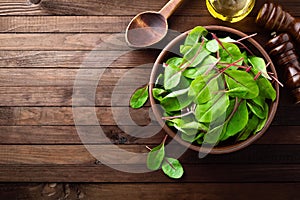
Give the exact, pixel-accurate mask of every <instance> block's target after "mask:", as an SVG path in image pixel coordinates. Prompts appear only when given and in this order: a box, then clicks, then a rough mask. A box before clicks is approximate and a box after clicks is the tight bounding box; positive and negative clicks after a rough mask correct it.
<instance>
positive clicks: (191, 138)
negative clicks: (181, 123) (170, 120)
mask: <svg viewBox="0 0 300 200" xmlns="http://www.w3.org/2000/svg"><path fill="white" fill-rule="evenodd" d="M204 135H205V134H204V133H198V134H197V135H187V134H185V133H181V139H183V140H184V141H186V142H189V143H193V142H194V141H196V140H197V141H198V140H203V136H204Z"/></svg>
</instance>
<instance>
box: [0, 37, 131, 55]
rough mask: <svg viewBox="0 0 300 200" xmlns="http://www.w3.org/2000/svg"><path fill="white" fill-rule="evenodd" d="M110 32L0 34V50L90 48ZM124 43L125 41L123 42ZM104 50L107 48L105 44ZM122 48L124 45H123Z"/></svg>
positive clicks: (78, 49)
mask: <svg viewBox="0 0 300 200" xmlns="http://www.w3.org/2000/svg"><path fill="white" fill-rule="evenodd" d="M109 36H110V34H96V33H93V34H92V33H89V34H87V33H82V34H53V33H52V34H26V33H24V34H3V33H2V34H0V50H73V51H74V50H75V51H80V50H92V49H94V48H95V47H96V46H97V45H100V44H102V43H103V41H105V40H107V38H108V37H109ZM124 44H125V43H124ZM105 48H106V50H107V49H108V47H107V45H106V47H105ZM124 48H126V47H125V45H124Z"/></svg>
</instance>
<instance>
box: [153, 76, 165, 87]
mask: <svg viewBox="0 0 300 200" xmlns="http://www.w3.org/2000/svg"><path fill="white" fill-rule="evenodd" d="M163 85H164V75H163V74H159V75H158V76H157V78H156V80H155V83H154V87H161V86H163Z"/></svg>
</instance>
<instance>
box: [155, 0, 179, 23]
mask: <svg viewBox="0 0 300 200" xmlns="http://www.w3.org/2000/svg"><path fill="white" fill-rule="evenodd" d="M183 1H184V0H170V1H169V2H168V3H167V4H166V5H165V6H164V7H163V8H162V9H161V10H160V11H159V13H160V14H161V15H162V16H164V17H165V18H166V19H168V18H169V17H170V16H171V15H172V14H173V12H174V11H175V10H176V9H177V8H178V7H179V6H180V5H181V3H182V2H183Z"/></svg>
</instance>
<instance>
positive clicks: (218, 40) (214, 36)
mask: <svg viewBox="0 0 300 200" xmlns="http://www.w3.org/2000/svg"><path fill="white" fill-rule="evenodd" d="M210 34H211V35H212V37H213V38H214V39H215V40H216V41H217V42H218V43H219V45H220V46H221V47H222V49H224V50H225V51H226V53H228V55H229V56H230V57H231V58H232V57H233V56H232V54H231V53H230V52H229V51H228V50H227V49H226V48H225V47H224V45H223V44H222V42H221V41H220V39H219V38H218V37H217V36H216V35H215V34H214V33H210Z"/></svg>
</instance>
